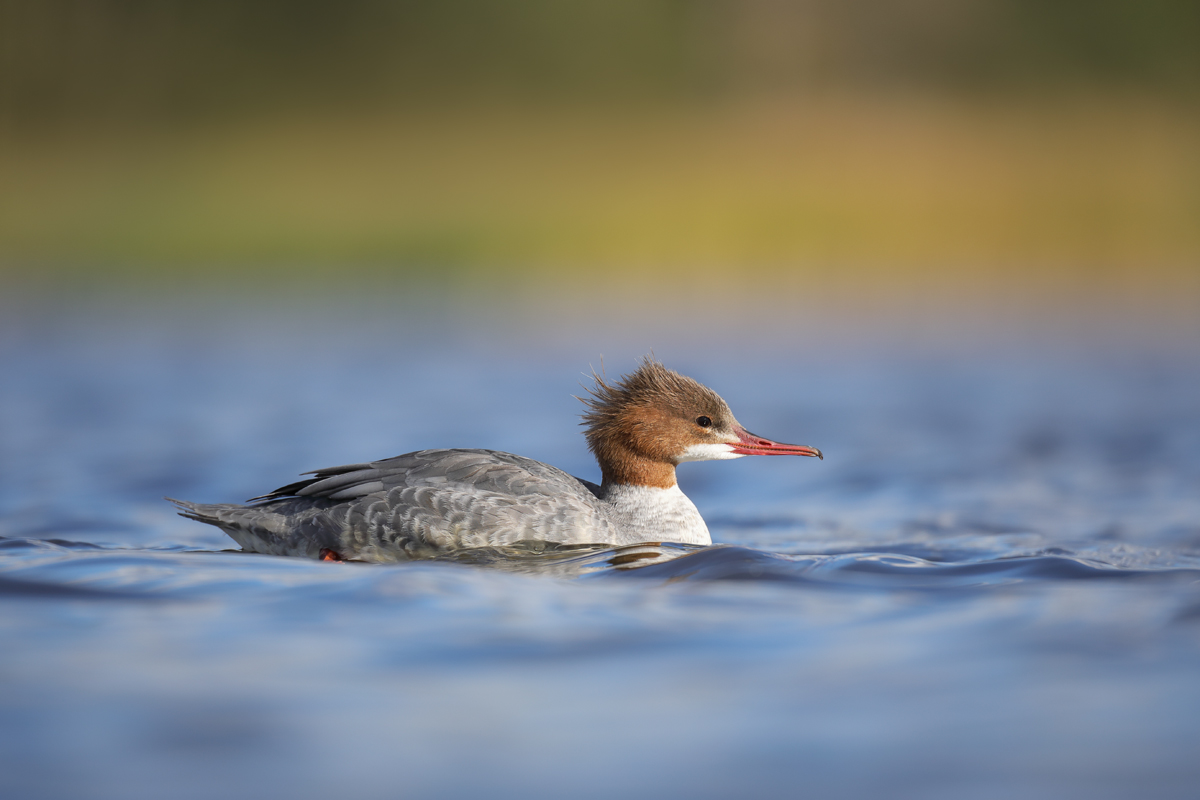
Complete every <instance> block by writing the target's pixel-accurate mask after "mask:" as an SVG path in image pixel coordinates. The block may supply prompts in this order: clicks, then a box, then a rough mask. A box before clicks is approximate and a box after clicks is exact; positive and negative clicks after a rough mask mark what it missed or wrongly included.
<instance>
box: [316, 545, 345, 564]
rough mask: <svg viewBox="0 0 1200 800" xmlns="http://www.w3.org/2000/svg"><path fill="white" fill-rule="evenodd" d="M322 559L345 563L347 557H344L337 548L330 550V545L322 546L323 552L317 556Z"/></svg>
mask: <svg viewBox="0 0 1200 800" xmlns="http://www.w3.org/2000/svg"><path fill="white" fill-rule="evenodd" d="M317 557H318V558H319V559H320V560H321V561H337V562H338V563H345V561H346V559H344V558H342V554H341V553H339V552H338V551H337V550H330V549H329V548H328V547H322V548H321V553H320V555H319V556H317Z"/></svg>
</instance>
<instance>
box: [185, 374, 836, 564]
mask: <svg viewBox="0 0 1200 800" xmlns="http://www.w3.org/2000/svg"><path fill="white" fill-rule="evenodd" d="M589 392H590V393H591V397H588V398H585V399H584V403H585V404H586V405H587V406H588V410H587V411H586V412H585V413H584V415H583V418H584V424H585V425H586V426H587V433H586V436H587V440H588V446H589V447H590V448H591V451H592V453H593V454H594V455H595V457H596V460H597V461H598V462H599V464H600V470H601V472H602V475H603V480H602V482H601V484H600V485H599V486H597V485H596V484H594V483H590V482H588V481H585V480H580V479H579V478H575V477H572V476H571V475H568V474H567V473H565V472H563V471H562V470H560V469H557V468H555V467H552V466H549V465H547V464H542V463H540V462H538V461H533V460H532V459H528V458H523V457H521V456H515V455H511V454H509V453H501V452H497V451H494V450H422V451H420V452H416V453H409V454H407V455H402V456H396V457H395V458H389V459H385V460H383V461H373V462H370V463H365V464H349V465H347V466H344V467H332V468H329V469H321V470H316V471H314V472H312V473H309V474H311V475H313V476H314V477H312V478H307V479H305V480H302V481H298V482H296V483H292V484H289V485H287V486H284V487H283V488H280V489H276V490H275V491H273V492H270V493H269V494H265V495H263V496H261V497H256V498H254V500H253V501H251V502H253V503H254V504H253V505H237V504H232V503H221V504H213V505H206V504H200V503H189V502H184V501H180V500H172V502H174V503H176V504H177V505H178V506H179V507H180V508H182V509H183V512H182V516H184V517H188V518H189V519H194V520H199V521H200V522H206V523H208V524H210V525H216V526H217V527H219V528H220V529H221V530H223V531H225V532H226V533H227V534H229V535H230V536H231V537H232V538H233V539H234V541H236V542H237V543H238V544H240V545H241V546H242V547H243V548H244V549H246V550H249V551H253V552H257V553H273V554H276V555H296V556H307V557H310V558H322V559H328V560H342V559H343V558H345V559H355V560H362V561H397V560H405V559H410V558H421V557H428V556H434V555H438V554H440V553H445V552H448V551H455V550H461V549H466V548H477V547H504V546H511V545H522V544H527V543H534V542H548V543H555V544H566V545H571V544H588V543H603V544H611V545H627V544H635V543H638V542H652V541H653V542H681V543H686V544H710V543H711V542H712V540H711V538H710V537H709V533H708V527H707V526H706V525H705V524H704V520H703V519H702V518H701V516H700V512H699V511H697V510H696V506H695V505H693V504H692V501H691V500H689V499H688V498H687V496H686V495H684V494H683V492H682V491H680V489H679V486H678V485H677V484H676V482H675V467H676V466H677V465H679V464H681V463H683V462H685V461H707V460H711V459H726V458H740V457H741V456H749V455H797V456H816V457H818V458H821V457H822V456H821V452H820V451H819V450H817V449H816V448H813V447H803V446H800V445H790V444H780V443H778V442H773V441H771V440H769V439H763V438H762V437H760V436H755V435H754V434H752V433H750V432H748V431H747V430H746V429H745V428H743V427H742V426H741V425H740V424H739V423H738V421H737V420H736V419H734V416H733V413H732V412H731V411H730V410H729V406H728V405H726V403H725V401H724V400H722V399H721V397H720V396H719V395H717V393H716V392H714V391H712V390H711V389H709V388H708V387H706V386H703V385H701V384H700V383H697V382H696V381H694V380H692V379H691V378H688V377H685V376H683V375H680V374H679V373H677V372H673V371H671V370H669V369H667V368H666V367H664V366H662V365H661V364H659V363H657V362H656V361H653V360H650V359H647V360H645V361H644V362H643V363H642V364H641V366H640V367H639V368H638V369H637V371H635V372H634V373H632V374H630V375H627V376H625V377H624V378H622V379H621V380H620V381H618V382H617V383H615V384H609V383H606V382H605V381H604V379H603V378H601V377H598V376H597V377H596V385H595V387H594V388H592V389H590V390H589ZM256 501H257V502H256Z"/></svg>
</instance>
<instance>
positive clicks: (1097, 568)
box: [593, 545, 1200, 589]
mask: <svg viewBox="0 0 1200 800" xmlns="http://www.w3.org/2000/svg"><path fill="white" fill-rule="evenodd" d="M617 552H618V551H608V553H606V554H605V555H606V556H607V555H610V554H613V553H617ZM662 556H663V557H661V558H659V559H658V560H656V561H654V562H652V563H645V565H644V566H643V565H637V566H636V568H632V569H631V568H628V566H626V568H625V569H621V567H622V566H625V565H621V564H619V563H613V562H614V559H612V558H610V559H609V563H610V564H611V566H610V568H609V569H608V570H606V572H608V573H612V574H618V573H621V574H626V575H631V576H636V577H638V578H656V579H663V580H669V581H672V582H675V581H681V580H691V581H775V582H786V583H795V584H809V585H825V586H848V587H874V588H897V589H953V588H969V587H982V586H996V585H1006V584H1014V583H1026V582H1039V581H1075V580H1096V579H1110V580H1129V579H1139V578H1140V579H1148V578H1164V577H1178V576H1187V577H1191V578H1195V579H1200V569H1196V568H1182V567H1174V568H1155V569H1144V568H1143V569H1137V568H1130V567H1121V566H1114V565H1111V564H1106V563H1103V562H1099V561H1096V560H1093V559H1089V558H1084V557H1082V556H1079V555H1074V554H1071V553H1069V551H1064V550H1059V551H1058V552H1055V553H1045V554H1038V555H1029V556H1010V557H1002V558H995V559H989V560H985V561H968V562H946V561H930V560H927V559H923V558H918V557H915V556H911V555H905V554H900V553H890V552H884V553H872V552H860V553H843V554H837V555H781V554H776V553H768V552H764V551H761V550H753V549H750V548H746V547H737V546H732V545H726V546H722V545H716V546H713V547H707V548H703V549H700V550H696V551H693V552H678V551H676V552H674V553H672V552H670V551H664V552H663V553H662ZM593 559H594V560H598V559H595V558H594V557H593ZM629 566H632V565H629ZM600 571H605V570H600V569H597V570H594V572H600Z"/></svg>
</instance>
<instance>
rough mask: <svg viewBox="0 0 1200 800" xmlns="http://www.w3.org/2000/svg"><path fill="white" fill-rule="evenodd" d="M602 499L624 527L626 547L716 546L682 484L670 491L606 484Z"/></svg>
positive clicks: (649, 487)
mask: <svg viewBox="0 0 1200 800" xmlns="http://www.w3.org/2000/svg"><path fill="white" fill-rule="evenodd" d="M600 499H601V500H603V501H604V502H605V503H606V504H607V505H608V508H609V511H610V513H611V514H612V516H613V518H614V521H615V522H617V524H618V525H619V526H620V528H621V534H622V539H623V540H624V541H622V542H621V543H622V544H637V543H639V542H680V543H683V544H712V537H711V536H709V534H708V526H707V525H705V524H704V518H703V517H701V516H700V512H699V511H697V510H696V506H695V504H693V503H692V501H691V500H689V499H688V498H687V495H685V494H684V493H683V492H682V491H681V490H680V488H679V486H678V485H676V486H672V487H671V488H669V489H659V488H657V487H654V486H635V485H631V484H622V483H617V484H606V485H605V486H604V487H602V489H601V495H600Z"/></svg>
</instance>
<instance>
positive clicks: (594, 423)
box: [580, 357, 738, 486]
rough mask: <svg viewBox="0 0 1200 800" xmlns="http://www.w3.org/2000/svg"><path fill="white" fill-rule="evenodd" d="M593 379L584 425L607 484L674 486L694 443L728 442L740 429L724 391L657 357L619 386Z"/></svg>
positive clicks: (645, 362) (585, 402) (624, 379)
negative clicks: (677, 471)
mask: <svg viewBox="0 0 1200 800" xmlns="http://www.w3.org/2000/svg"><path fill="white" fill-rule="evenodd" d="M593 378H594V379H595V386H593V387H591V388H589V389H588V392H589V394H590V395H591V396H590V397H583V398H580V399H581V400H582V401H583V402H584V404H585V405H586V406H587V411H585V412H584V414H583V423H582V424H583V425H585V426H586V427H587V431H586V434H585V435H586V436H587V440H588V447H589V448H590V449H591V451H592V454H593V455H595V456H596V460H597V461H598V462H599V463H600V467H601V469H602V470H603V471H604V480H605V481H606V482H612V481H616V482H619V483H643V484H646V485H665V486H674V485H675V465H676V464H678V463H679V462H680V461H681V460H684V453H685V451H687V450H688V448H689V447H692V446H693V445H696V444H698V443H705V442H723V441H727V440H729V439H730V438H731V436H732V432H733V431H734V429H735V428H736V427H738V425H737V420H735V419H734V417H733V412H731V411H730V410H729V406H728V405H726V403H725V401H724V400H722V399H721V397H720V395H718V394H717V393H716V392H714V391H713V390H712V389H709V388H708V387H707V386H704V385H703V384H701V383H698V382H697V381H694V380H692V379H691V378H689V377H687V376H685V375H680V374H679V373H678V372H674V371H673V370H669V369H667V368H666V367H664V366H663V365H662V364H660V363H658V362H657V361H654V360H653V359H652V358H649V357H647V358H645V359H643V361H642V363H641V365H640V366H639V367H638V368H637V370H636V371H634V372H633V373H631V374H629V375H626V376H624V377H623V378H621V379H620V380H618V381H617V382H616V383H615V384H610V383H607V382H606V381H605V380H604V378H602V377H601V376H599V375H595V374H594V373H593Z"/></svg>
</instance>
